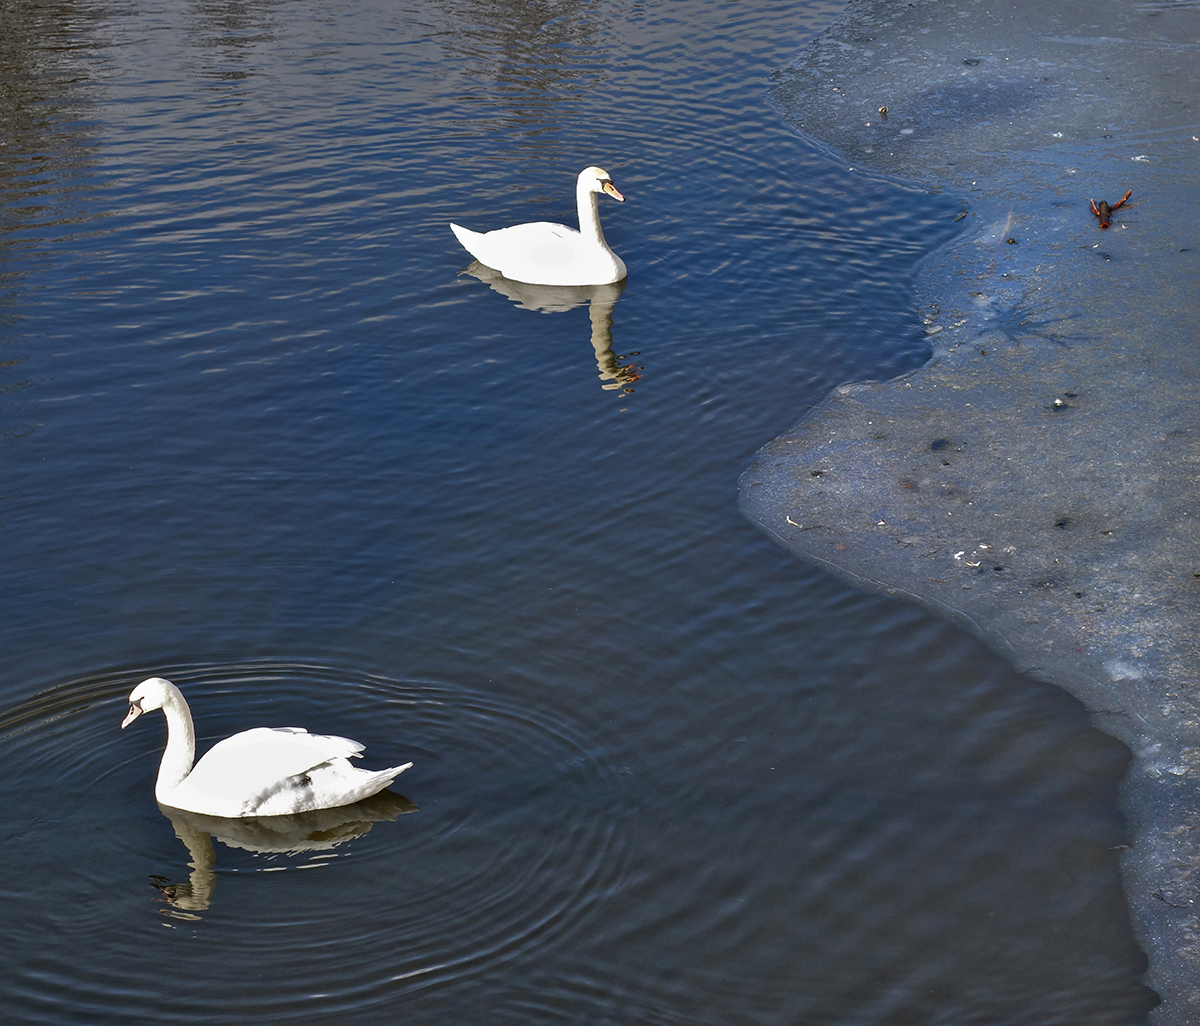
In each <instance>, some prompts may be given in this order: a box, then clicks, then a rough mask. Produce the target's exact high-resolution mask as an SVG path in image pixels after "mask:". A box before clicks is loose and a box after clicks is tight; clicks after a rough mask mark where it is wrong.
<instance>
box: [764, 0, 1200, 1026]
mask: <svg viewBox="0 0 1200 1026" xmlns="http://www.w3.org/2000/svg"><path fill="white" fill-rule="evenodd" d="M780 98H781V100H782V102H783V104H784V106H785V108H786V110H787V111H788V112H789V115H790V116H791V118H792V119H793V121H794V122H795V124H796V125H797V127H799V128H800V129H801V130H802V131H804V132H806V133H807V134H809V135H811V136H812V137H813V138H815V139H817V140H820V141H821V142H823V143H825V144H826V145H829V146H831V147H832V148H834V149H835V150H836V151H837V152H839V153H840V154H842V155H844V157H845V158H846V160H847V161H848V163H849V164H850V165H851V166H853V167H855V168H861V169H864V170H867V171H870V172H879V173H884V174H888V175H894V176H898V177H902V178H906V179H911V180H916V181H919V182H924V183H927V184H928V185H930V186H931V187H935V188H939V189H942V190H943V191H945V192H946V193H947V194H948V195H952V196H955V197H960V198H961V199H962V201H963V204H964V208H966V209H967V210H968V211H969V213H968V214H967V216H966V217H965V218H963V220H962V221H961V222H960V225H961V227H962V228H963V231H962V234H961V235H959V236H958V237H957V239H956V240H955V241H954V242H952V243H951V244H950V245H948V246H946V247H943V248H942V249H941V250H939V251H937V252H936V253H934V254H932V255H931V256H930V257H929V258H927V260H926V261H925V264H924V266H923V268H922V271H921V274H920V278H919V281H918V286H917V292H918V295H917V301H918V303H919V304H920V306H921V309H922V312H923V315H924V318H925V320H926V324H927V328H926V330H927V331H928V332H929V333H930V337H931V342H932V343H933V344H934V346H935V354H934V358H933V359H932V360H931V362H930V363H929V364H928V365H927V366H926V367H924V368H923V369H921V370H920V371H918V372H916V373H913V374H911V375H908V376H906V377H904V378H901V379H897V380H895V381H891V382H885V383H878V382H868V383H862V384H853V385H846V386H843V387H842V388H840V389H838V390H837V391H836V392H835V393H834V394H833V395H832V396H831V397H830V398H829V400H828V401H827V402H826V403H825V404H824V405H823V406H822V407H821V408H819V409H818V410H816V411H814V412H813V413H812V414H811V415H810V416H808V417H806V418H805V420H804V421H802V422H801V423H800V424H799V425H797V426H796V427H795V428H794V429H793V430H792V431H791V432H789V433H788V434H786V435H784V436H782V437H780V438H778V439H776V440H775V441H773V442H772V443H770V444H769V445H767V446H766V447H765V448H764V449H763V450H762V452H760V453H759V456H758V459H757V461H756V462H755V464H754V465H753V466H752V467H751V468H750V469H748V470H747V471H746V473H745V475H744V477H743V479H742V504H743V508H744V509H745V511H746V513H747V515H749V516H750V517H751V518H752V519H753V520H755V521H756V522H757V523H758V524H759V525H760V526H761V527H762V528H763V529H764V530H765V531H767V532H768V533H769V534H770V535H772V536H773V537H774V538H776V539H777V540H778V541H779V542H780V543H781V544H783V545H784V546H786V547H788V548H790V549H791V550H793V551H794V552H796V553H797V554H798V555H801V556H802V557H804V558H806V559H810V560H815V561H817V562H819V563H822V564H824V565H826V566H828V567H830V568H831V569H833V570H834V571H835V572H837V573H840V574H841V575H842V576H844V577H846V578H847V579H849V580H851V581H854V582H855V583H857V584H859V585H861V586H863V587H866V588H870V589H873V590H877V591H883V592H886V593H889V594H895V595H900V596H903V597H907V598H909V599H912V600H914V601H917V602H919V603H921V604H923V605H925V606H927V607H929V608H932V609H934V610H936V611H938V612H940V613H941V614H943V615H945V616H948V617H949V618H951V619H953V620H955V621H957V622H959V623H960V624H962V625H964V626H966V627H967V628H968V629H970V630H972V631H973V632H974V633H976V634H977V635H979V636H980V637H982V638H984V639H985V640H986V641H988V642H989V643H990V644H992V645H993V646H994V647H996V648H998V649H999V650H1001V651H1002V652H1004V653H1005V654H1007V655H1008V656H1009V657H1010V658H1011V659H1012V660H1013V662H1014V663H1015V664H1016V665H1017V667H1018V668H1019V669H1021V670H1023V671H1024V672H1026V673H1029V674H1031V675H1033V676H1035V677H1038V678H1040V679H1043V680H1049V681H1053V682H1055V683H1057V684H1060V685H1062V686H1063V687H1065V688H1067V689H1068V690H1070V691H1071V692H1072V693H1074V694H1076V695H1077V696H1079V698H1080V699H1081V700H1083V701H1084V702H1085V703H1086V704H1087V706H1088V707H1089V709H1090V710H1091V711H1092V715H1093V719H1094V720H1095V722H1096V723H1097V725H1098V726H1100V727H1101V728H1102V729H1104V730H1106V731H1108V732H1110V733H1112V734H1114V735H1116V736H1117V737H1119V738H1121V739H1122V740H1123V741H1124V742H1125V743H1126V744H1128V745H1129V747H1130V748H1131V750H1132V751H1133V753H1134V759H1135V761H1134V763H1133V766H1132V768H1131V770H1130V774H1129V777H1128V779H1127V780H1126V782H1125V785H1124V789H1123V803H1124V808H1125V812H1126V815H1127V817H1128V820H1129V827H1130V832H1131V838H1132V841H1133V843H1132V845H1131V848H1130V849H1129V850H1128V851H1127V852H1125V853H1124V855H1123V871H1124V874H1125V884H1126V891H1127V894H1128V897H1129V902H1130V907H1131V913H1132V916H1133V919H1134V926H1135V930H1136V931H1137V935H1138V937H1139V940H1140V942H1141V944H1142V946H1143V947H1144V948H1145V950H1146V951H1147V954H1148V955H1149V958H1150V969H1149V972H1148V974H1147V982H1148V983H1149V984H1150V985H1151V986H1152V987H1154V988H1155V990H1157V991H1158V993H1159V994H1160V995H1161V996H1162V997H1163V1004H1162V1005H1160V1006H1159V1008H1157V1009H1156V1010H1155V1011H1154V1013H1152V1018H1153V1020H1154V1021H1155V1022H1156V1023H1159V1024H1163V1026H1166V1024H1171V1026H1182V1024H1185V1023H1198V1022H1200V923H1198V921H1197V916H1198V915H1200V900H1197V899H1200V829H1197V828H1198V827H1200V693H1198V688H1197V679H1198V671H1200V643H1198V642H1197V635H1196V630H1195V624H1196V621H1197V615H1196V614H1197V611H1198V610H1200V502H1198V501H1197V499H1196V495H1197V491H1198V486H1197V478H1196V474H1197V470H1200V405H1198V404H1197V402H1196V400H1195V393H1196V390H1197V383H1198V382H1200V0H1174V2H1172V0H1151V2H1144V3H1137V2H1116V0H1085V2H1078V0H1068V2H1053V3H1051V2H1047V3H1043V4H1031V3H1024V2H1021V3H1012V2H1007V3H998V4H997V3H991V2H987V3H985V2H983V0H961V2H945V0H919V2H916V3H912V4H903V3H897V2H895V0H862V2H854V3H852V4H851V5H850V6H849V8H848V10H847V15H846V17H845V18H844V19H843V21H842V22H840V23H839V24H838V25H837V26H835V27H834V28H833V29H832V30H831V31H830V32H828V33H826V34H825V35H824V36H822V37H821V38H820V39H818V40H817V42H816V43H815V44H814V45H813V47H812V48H811V49H810V50H809V51H808V52H807V53H806V54H804V55H803V56H802V57H801V58H800V60H799V61H798V62H797V63H796V65H795V66H794V67H793V68H791V69H789V71H788V73H787V74H786V75H785V76H784V80H783V83H782V86H781V89H780ZM882 106H886V107H887V116H886V117H883V116H881V115H880V113H879V108H880V107H882ZM1127 189H1132V190H1133V197H1132V199H1131V201H1130V205H1128V206H1126V207H1124V208H1122V209H1121V210H1119V211H1117V213H1116V215H1115V216H1114V219H1113V224H1112V228H1110V229H1109V230H1108V231H1100V230H1099V229H1098V227H1097V221H1096V220H1095V219H1094V218H1092V216H1091V214H1090V210H1089V206H1088V199H1089V198H1095V199H1096V200H1101V199H1104V200H1107V201H1109V202H1110V203H1115V202H1116V201H1117V200H1118V199H1119V198H1120V197H1121V196H1122V194H1123V193H1124V192H1125V191H1126V190H1127Z"/></svg>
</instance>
